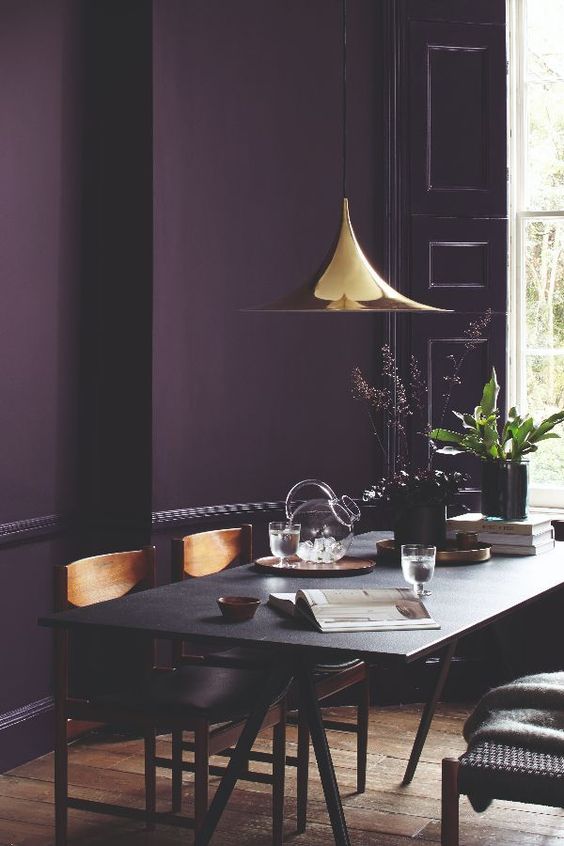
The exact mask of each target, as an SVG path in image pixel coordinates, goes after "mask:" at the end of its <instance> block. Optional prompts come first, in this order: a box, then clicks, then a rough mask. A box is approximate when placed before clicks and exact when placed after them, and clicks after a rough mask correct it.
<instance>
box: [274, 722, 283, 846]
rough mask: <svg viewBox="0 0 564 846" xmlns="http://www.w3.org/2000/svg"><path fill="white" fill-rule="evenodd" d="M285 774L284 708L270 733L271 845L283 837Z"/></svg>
mask: <svg viewBox="0 0 564 846" xmlns="http://www.w3.org/2000/svg"><path fill="white" fill-rule="evenodd" d="M285 774H286V709H285V708H284V709H283V713H282V716H281V719H280V722H279V723H278V724H277V725H275V726H274V729H273V733H272V846H282V840H283V838H284V778H285Z"/></svg>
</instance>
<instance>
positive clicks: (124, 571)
mask: <svg viewBox="0 0 564 846" xmlns="http://www.w3.org/2000/svg"><path fill="white" fill-rule="evenodd" d="M154 584H155V550H154V547H145V548H144V549H138V550H135V551H133V552H113V553H110V554H108V555H95V556H93V557H91V558H82V559H81V560H79V561H74V562H73V563H72V564H68V565H67V566H66V567H58V568H57V574H56V593H57V596H56V600H57V607H58V608H59V609H63V608H68V607H71V606H72V607H77V608H81V607H84V606H86V605H93V604H95V603H97V602H105V601H106V600H108V599H117V598H119V597H120V596H125V594H127V593H130V592H131V591H132V590H134V589H135V588H137V587H142V588H150V587H153V586H154Z"/></svg>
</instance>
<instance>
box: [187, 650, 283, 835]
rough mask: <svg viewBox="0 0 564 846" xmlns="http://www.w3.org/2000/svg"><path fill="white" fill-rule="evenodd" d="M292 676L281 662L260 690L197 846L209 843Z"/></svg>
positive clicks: (203, 825)
mask: <svg viewBox="0 0 564 846" xmlns="http://www.w3.org/2000/svg"><path fill="white" fill-rule="evenodd" d="M291 677H292V671H291V670H290V669H289V668H288V667H287V666H285V665H284V664H282V665H281V666H279V667H278V668H277V669H275V670H273V671H272V672H271V673H270V675H269V676H268V678H267V680H266V683H265V685H264V686H263V687H262V688H261V690H260V691H257V702H256V705H255V707H254V709H253V711H252V712H251V714H250V715H249V719H248V720H247V723H246V725H245V728H244V729H243V731H242V732H241V736H240V737H239V740H238V741H237V745H236V747H235V749H234V750H233V754H232V755H231V758H230V760H229V764H228V765H227V768H226V770H225V774H224V775H223V776H222V779H221V781H220V783H219V786H218V788H217V790H216V793H215V796H214V797H213V800H212V802H211V805H210V806H209V808H208V812H207V814H206V816H205V819H204V822H203V824H202V827H201V829H200V831H199V832H198V833H197V834H196V837H195V839H194V846H208V844H209V842H210V840H211V838H212V836H213V833H214V831H215V829H216V826H217V824H218V822H219V820H220V817H221V815H222V813H223V811H224V809H225V806H226V805H227V802H228V800H229V797H230V796H231V793H232V792H233V788H234V787H235V784H236V782H237V779H238V778H239V775H240V774H241V772H242V771H243V770H244V768H245V766H246V764H247V760H248V757H249V752H250V751H251V748H252V746H253V743H254V742H255V738H256V736H257V734H258V733H259V730H260V727H261V725H262V722H263V720H264V718H265V716H266V712H267V711H268V709H269V707H270V705H271V704H272V702H273V701H274V700H275V699H276V697H277V696H278V694H279V693H280V691H281V690H283V689H284V687H285V686H286V685H287V684H289V682H290V680H291Z"/></svg>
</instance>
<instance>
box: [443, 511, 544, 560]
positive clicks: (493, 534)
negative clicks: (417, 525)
mask: <svg viewBox="0 0 564 846" xmlns="http://www.w3.org/2000/svg"><path fill="white" fill-rule="evenodd" d="M457 532H476V533H477V535H478V541H479V542H480V543H489V544H491V547H492V554H495V553H498V554H499V555H541V554H542V553H543V552H549V550H551V549H553V548H554V528H553V526H552V522H551V517H550V515H549V514H542V513H540V512H539V513H538V514H532V515H531V516H530V517H528V518H527V519H526V520H486V519H485V517H483V515H482V514H461V515H460V517H451V518H450V519H449V520H447V537H448V538H449V539H452V540H454V539H455V538H456V533H457Z"/></svg>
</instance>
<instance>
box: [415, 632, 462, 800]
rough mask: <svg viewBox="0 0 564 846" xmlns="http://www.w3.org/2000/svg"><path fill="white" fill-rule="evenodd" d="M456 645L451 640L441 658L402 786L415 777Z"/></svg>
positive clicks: (455, 641) (454, 641) (455, 642)
mask: <svg viewBox="0 0 564 846" xmlns="http://www.w3.org/2000/svg"><path fill="white" fill-rule="evenodd" d="M457 643H458V641H457V640H453V641H452V643H449V645H448V646H447V647H446V649H445V651H444V652H443V654H442V656H441V660H440V662H439V672H438V675H437V680H436V682H435V686H434V688H433V692H432V694H431V696H430V698H429V700H428V701H427V704H426V705H425V708H424V709H423V714H422V715H421V721H420V723H419V728H418V729H417V734H416V735H415V740H414V741H413V749H412V750H411V755H410V756H409V761H408V763H407V767H406V768H405V774H404V777H403V781H402V784H403V785H404V786H405V785H407V784H411V780H412V779H413V776H414V775H415V770H416V769H417V764H418V763H419V758H420V757H421V752H422V751H423V746H424V745H425V741H426V740H427V735H428V733H429V729H430V727H431V722H432V720H433V716H434V714H435V708H436V707H437V702H438V701H439V699H440V696H441V693H442V692H443V688H444V686H445V682H446V679H447V676H448V671H449V667H450V662H451V660H452V656H453V655H454V653H455V651H456V646H457Z"/></svg>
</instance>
